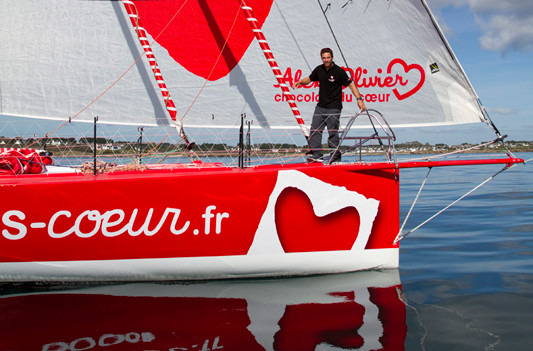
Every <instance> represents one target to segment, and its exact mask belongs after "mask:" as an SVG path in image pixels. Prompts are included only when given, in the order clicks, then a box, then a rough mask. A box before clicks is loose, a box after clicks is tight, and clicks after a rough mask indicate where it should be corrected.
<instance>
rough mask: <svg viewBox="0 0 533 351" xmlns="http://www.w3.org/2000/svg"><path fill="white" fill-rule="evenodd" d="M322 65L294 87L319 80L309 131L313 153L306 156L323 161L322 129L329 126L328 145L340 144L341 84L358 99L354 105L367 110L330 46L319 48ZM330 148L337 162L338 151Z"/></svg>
mask: <svg viewBox="0 0 533 351" xmlns="http://www.w3.org/2000/svg"><path fill="white" fill-rule="evenodd" d="M320 57H321V58H322V65H319V66H317V67H315V69H314V70H313V72H311V74H310V75H309V76H308V77H305V78H302V79H300V80H299V81H297V82H296V83H294V84H293V86H292V87H293V88H298V87H300V86H301V85H306V84H309V83H311V82H317V81H318V83H319V90H318V104H317V105H316V107H315V112H314V114H313V121H312V122H311V133H310V135H309V147H310V148H311V151H312V154H311V155H310V156H309V157H308V158H307V161H308V162H322V161H323V155H322V132H323V131H324V127H327V128H328V134H329V137H328V146H329V148H330V149H332V150H335V149H336V148H337V147H338V145H339V127H340V115H341V110H342V87H343V86H344V87H346V86H347V87H349V88H350V90H351V91H352V94H353V95H354V96H355V98H356V99H357V106H359V108H360V109H361V110H366V106H365V103H364V101H363V98H362V97H361V94H360V93H359V90H358V89H357V86H356V85H355V83H354V82H353V81H352V80H351V79H350V78H349V77H348V74H347V73H346V71H345V70H344V69H342V68H341V67H339V66H337V65H336V64H335V62H333V51H332V50H331V49H330V48H324V49H322V50H320ZM333 153H334V151H332V155H331V156H332V157H334V159H333V160H332V162H340V160H341V153H340V152H337V153H334V154H333Z"/></svg>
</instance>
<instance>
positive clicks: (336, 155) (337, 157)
mask: <svg viewBox="0 0 533 351" xmlns="http://www.w3.org/2000/svg"><path fill="white" fill-rule="evenodd" d="M331 157H334V158H333V159H332V160H331V162H329V163H330V164H331V163H339V162H341V160H342V153H341V152H340V151H334V152H332V153H330V154H329V158H330V159H331Z"/></svg>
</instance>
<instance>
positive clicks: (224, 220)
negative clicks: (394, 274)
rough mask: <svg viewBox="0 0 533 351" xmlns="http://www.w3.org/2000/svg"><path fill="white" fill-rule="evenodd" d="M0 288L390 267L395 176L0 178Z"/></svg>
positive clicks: (253, 171) (353, 170)
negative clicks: (17, 283) (16, 283)
mask: <svg viewBox="0 0 533 351" xmlns="http://www.w3.org/2000/svg"><path fill="white" fill-rule="evenodd" d="M0 184H1V186H0V189H1V190H0V192H1V193H2V198H4V199H10V201H6V202H3V203H2V205H1V209H0V233H1V235H0V240H1V241H2V245H0V250H1V254H0V272H1V273H0V275H1V279H2V280H4V281H5V280H8V281H13V280H40V279H44V280H47V279H61V280H65V279H66V280H69V279H70V280H91V279H98V280H101V279H111V280H117V279H118V280H120V279H209V278H226V277H235V276H283V275H302V274H316V273H333V272H346V271H357V270H366V269H373V268H395V267H397V266H398V245H397V244H393V241H394V238H395V236H396V235H397V233H398V222H399V213H398V203H399V198H398V197H399V182H398V178H397V172H396V171H395V170H370V169H369V170H364V169H361V167H359V166H355V165H335V166H323V165H308V164H299V165H285V166H279V165H276V166H258V167H253V168H246V169H238V168H237V169H236V168H229V167H223V166H219V167H191V168H184V167H183V166H177V167H176V169H160V170H144V171H127V172H126V171H125V172H113V173H106V174H99V175H96V176H93V175H92V174H75V173H74V174H39V175H19V176H5V177H2V178H1V179H0Z"/></svg>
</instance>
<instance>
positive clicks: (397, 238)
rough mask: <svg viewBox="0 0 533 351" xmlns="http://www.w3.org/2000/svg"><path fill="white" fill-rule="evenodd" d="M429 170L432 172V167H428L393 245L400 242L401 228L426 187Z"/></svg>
mask: <svg viewBox="0 0 533 351" xmlns="http://www.w3.org/2000/svg"><path fill="white" fill-rule="evenodd" d="M431 170H432V167H429V169H428V173H427V174H426V177H425V178H424V181H423V182H422V185H421V186H420V189H418V193H417V194H416V197H415V199H414V201H413V204H412V205H411V208H410V209H409V212H408V213H407V216H406V217H405V219H404V221H403V224H402V227H401V228H400V231H399V232H398V235H397V236H396V238H395V239H394V241H393V243H394V244H397V243H398V241H400V239H401V235H402V232H403V228H404V227H405V224H406V223H407V220H408V219H409V216H411V212H413V208H414V207H415V204H416V203H417V202H418V197H419V196H420V194H421V193H422V189H424V186H425V185H426V181H427V180H428V178H429V173H431Z"/></svg>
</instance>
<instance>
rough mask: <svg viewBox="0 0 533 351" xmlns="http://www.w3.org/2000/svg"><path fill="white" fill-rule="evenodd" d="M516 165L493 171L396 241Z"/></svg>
mask: <svg viewBox="0 0 533 351" xmlns="http://www.w3.org/2000/svg"><path fill="white" fill-rule="evenodd" d="M514 166H516V164H514V165H511V166H509V165H505V166H504V167H503V168H502V169H501V170H499V171H498V172H496V173H494V174H493V175H492V176H490V177H489V178H487V179H485V180H484V181H483V182H481V183H480V184H479V185H477V186H475V187H474V188H472V189H471V190H469V191H468V192H466V194H464V195H462V196H461V197H459V198H458V199H457V200H455V201H453V202H452V203H450V204H449V205H448V206H446V207H444V208H443V209H442V210H440V211H439V212H437V213H435V214H434V215H433V216H431V217H429V218H428V219H426V220H425V221H424V222H422V223H420V224H419V225H418V226H416V227H415V228H413V229H411V230H410V231H408V232H407V233H405V234H404V235H402V236H400V237H399V238H397V239H396V242H398V241H400V240H402V239H403V238H405V237H406V236H407V235H409V234H411V233H413V232H414V231H416V230H418V229H419V228H420V227H422V226H423V225H425V224H426V223H428V222H429V221H431V220H432V219H434V218H435V217H437V216H438V215H440V214H441V213H442V212H444V211H446V210H447V209H449V208H450V207H452V206H453V205H455V204H456V203H458V202H459V201H461V200H462V199H464V198H465V197H467V196H468V195H470V194H472V193H473V192H474V191H475V190H477V189H479V188H481V187H482V186H483V185H485V184H486V183H488V182H489V181H491V180H492V179H494V178H495V177H496V176H497V175H498V174H500V173H502V172H503V171H505V170H508V169H511V168H512V167H514Z"/></svg>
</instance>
